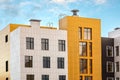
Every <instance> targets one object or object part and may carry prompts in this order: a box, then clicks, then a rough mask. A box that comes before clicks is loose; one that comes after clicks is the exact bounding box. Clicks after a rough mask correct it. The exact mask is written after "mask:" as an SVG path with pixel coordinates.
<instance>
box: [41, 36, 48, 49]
mask: <svg viewBox="0 0 120 80" xmlns="http://www.w3.org/2000/svg"><path fill="white" fill-rule="evenodd" d="M41 50H49V39H48V38H41Z"/></svg>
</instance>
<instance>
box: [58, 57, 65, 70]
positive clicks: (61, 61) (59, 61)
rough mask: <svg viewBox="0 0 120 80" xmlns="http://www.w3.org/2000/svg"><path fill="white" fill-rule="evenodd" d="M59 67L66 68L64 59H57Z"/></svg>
mask: <svg viewBox="0 0 120 80" xmlns="http://www.w3.org/2000/svg"><path fill="white" fill-rule="evenodd" d="M57 66H58V68H64V58H62V57H59V58H58V59H57Z"/></svg>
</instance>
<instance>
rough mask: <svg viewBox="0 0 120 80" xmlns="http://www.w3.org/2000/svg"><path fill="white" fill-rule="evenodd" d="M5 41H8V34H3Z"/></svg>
mask: <svg viewBox="0 0 120 80" xmlns="http://www.w3.org/2000/svg"><path fill="white" fill-rule="evenodd" d="M5 42H6V43H7V42H8V35H6V36H5Z"/></svg>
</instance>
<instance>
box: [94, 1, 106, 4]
mask: <svg viewBox="0 0 120 80" xmlns="http://www.w3.org/2000/svg"><path fill="white" fill-rule="evenodd" d="M94 2H95V3H96V4H105V3H106V2H107V0H95V1H94Z"/></svg>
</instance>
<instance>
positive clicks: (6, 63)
mask: <svg viewBox="0 0 120 80" xmlns="http://www.w3.org/2000/svg"><path fill="white" fill-rule="evenodd" d="M6 72H8V61H6Z"/></svg>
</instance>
